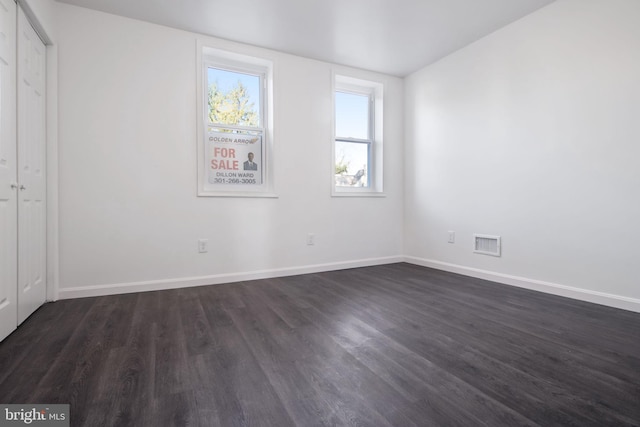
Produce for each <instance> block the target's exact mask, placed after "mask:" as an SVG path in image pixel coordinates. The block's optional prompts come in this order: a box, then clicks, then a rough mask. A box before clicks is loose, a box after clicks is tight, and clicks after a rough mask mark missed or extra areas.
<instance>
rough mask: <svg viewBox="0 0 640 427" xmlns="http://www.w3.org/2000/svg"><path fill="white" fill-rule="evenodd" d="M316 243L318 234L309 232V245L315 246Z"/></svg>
mask: <svg viewBox="0 0 640 427" xmlns="http://www.w3.org/2000/svg"><path fill="white" fill-rule="evenodd" d="M315 244H316V235H315V234H313V233H309V234H307V245H309V246H313V245H315Z"/></svg>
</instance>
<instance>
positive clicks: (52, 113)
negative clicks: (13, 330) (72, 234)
mask: <svg viewBox="0 0 640 427" xmlns="http://www.w3.org/2000/svg"><path fill="white" fill-rule="evenodd" d="M16 2H17V4H18V7H20V8H22V11H23V12H24V14H25V16H26V17H27V20H28V21H29V23H30V24H31V26H32V27H33V28H34V30H36V33H37V34H38V36H39V37H40V39H41V40H42V41H43V43H44V45H45V48H46V66H45V73H46V79H45V84H46V91H45V96H46V99H45V120H46V134H45V168H46V186H47V189H46V196H45V197H46V201H47V202H46V217H47V220H46V228H47V230H46V249H45V251H46V259H47V261H46V268H47V273H46V288H47V290H46V295H47V296H46V300H47V301H57V300H58V295H59V274H60V273H59V234H58V233H59V209H58V194H59V175H58V173H59V168H58V46H57V44H56V43H54V40H53V39H52V38H51V34H50V33H51V32H53V31H54V29H46V28H45V26H44V25H43V22H42V21H41V20H40V19H39V18H38V16H37V14H36V13H35V12H34V10H33V9H32V8H31V6H30V5H29V2H28V0H17V1H16ZM56 7H57V6H56ZM48 30H49V31H48Z"/></svg>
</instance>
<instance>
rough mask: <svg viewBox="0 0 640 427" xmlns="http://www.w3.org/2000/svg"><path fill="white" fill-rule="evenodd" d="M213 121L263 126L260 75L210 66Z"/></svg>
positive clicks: (210, 97)
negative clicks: (261, 121) (261, 122)
mask: <svg viewBox="0 0 640 427" xmlns="http://www.w3.org/2000/svg"><path fill="white" fill-rule="evenodd" d="M207 82H208V85H209V93H208V95H209V99H208V104H209V122H211V123H220V124H226V125H236V126H251V127H260V126H261V125H260V77H259V76H254V75H251V74H244V73H238V72H235V71H227V70H221V69H218V68H212V67H209V69H208V76H207Z"/></svg>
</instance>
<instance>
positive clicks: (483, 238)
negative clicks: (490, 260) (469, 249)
mask: <svg viewBox="0 0 640 427" xmlns="http://www.w3.org/2000/svg"><path fill="white" fill-rule="evenodd" d="M473 239H474V243H473V252H475V253H477V254H485V255H492V256H500V236H488V235H486V234H474V235H473Z"/></svg>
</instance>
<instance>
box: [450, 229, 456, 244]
mask: <svg viewBox="0 0 640 427" xmlns="http://www.w3.org/2000/svg"><path fill="white" fill-rule="evenodd" d="M455 242H456V232H455V231H449V243H455Z"/></svg>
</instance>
